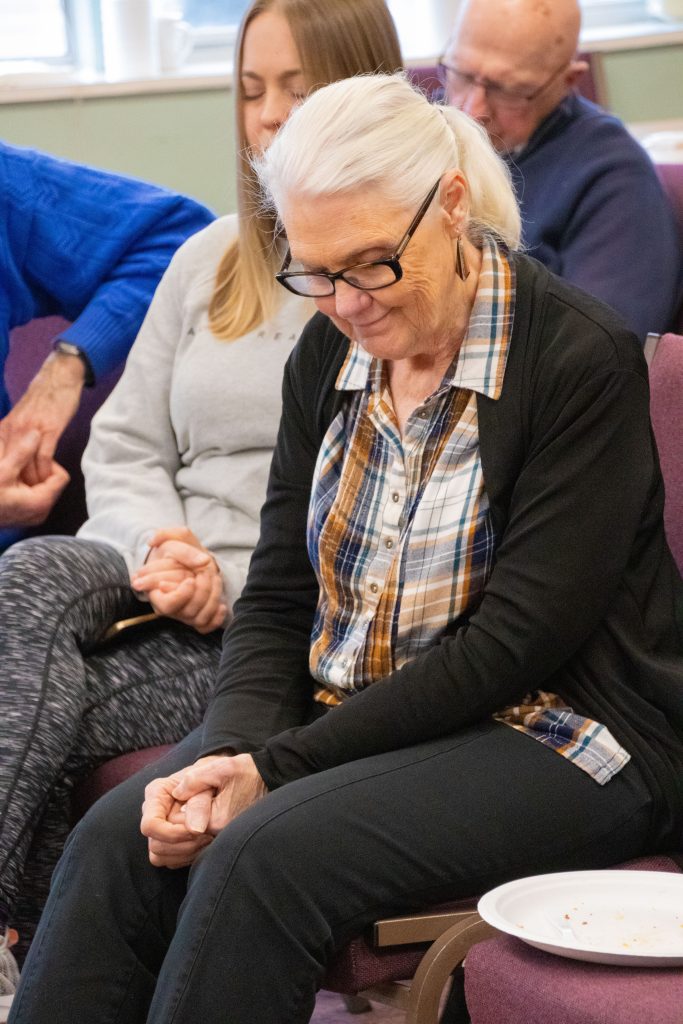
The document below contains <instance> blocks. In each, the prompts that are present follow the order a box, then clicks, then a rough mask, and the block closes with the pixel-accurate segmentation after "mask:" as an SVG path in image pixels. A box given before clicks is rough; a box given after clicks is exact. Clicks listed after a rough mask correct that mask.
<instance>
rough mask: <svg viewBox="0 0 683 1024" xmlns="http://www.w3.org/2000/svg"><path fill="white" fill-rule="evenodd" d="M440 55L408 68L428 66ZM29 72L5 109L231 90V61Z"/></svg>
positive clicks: (602, 41)
mask: <svg viewBox="0 0 683 1024" xmlns="http://www.w3.org/2000/svg"><path fill="white" fill-rule="evenodd" d="M677 45H683V22H680V21H679V22H664V21H655V20H652V21H648V22H642V23H638V24H634V25H629V26H622V27H620V28H619V29H618V30H615V29H606V28H601V29H590V30H586V31H584V32H583V33H582V36H581V47H582V48H583V49H585V50H588V51H591V52H600V53H607V52H613V51H618V50H634V49H647V48H650V47H658V46H677ZM437 56H438V54H434V55H433V56H431V57H424V58H419V59H415V60H408V62H407V63H408V64H409V65H429V64H431V63H434V62H435V61H436V59H437ZM23 67H24V68H25V70H23V69H22V70H18V68H17V66H16V65H15V66H13V67H12V68H11V70H10V69H8V68H7V66H6V68H5V70H4V71H3V65H2V63H1V62H0V104H11V103H43V102H46V101H53V100H68V99H93V98H98V97H105V96H106V97H111V96H135V95H154V94H163V93H173V92H194V91H202V90H204V91H206V90H214V89H215V90H224V89H230V88H232V65H231V63H229V62H227V61H221V62H214V63H203V62H201V61H196V62H192V63H189V64H187V65H186V66H185V67H183V68H182V69H181V70H179V71H177V72H173V73H169V74H161V75H155V76H153V77H149V78H135V79H132V78H131V79H125V80H116V81H115V80H113V79H111V78H107V77H105V76H104V75H98V74H93V73H88V72H77V71H74V70H73V69H68V68H64V69H55V68H53V67H49V66H48V65H40V64H38V63H37V62H36V63H33V62H27V63H26V64H25V65H24V66H23Z"/></svg>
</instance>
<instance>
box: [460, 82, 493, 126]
mask: <svg viewBox="0 0 683 1024" xmlns="http://www.w3.org/2000/svg"><path fill="white" fill-rule="evenodd" d="M458 106H459V107H460V109H461V110H462V111H463V112H464V113H465V114H469V116H470V117H473V118H474V120H475V121H486V120H487V119H488V118H489V117H490V114H491V109H490V107H489V98H488V96H487V93H486V89H485V88H484V86H483V85H480V84H479V83H478V82H473V83H472V85H471V86H470V88H469V89H468V90H467V92H466V93H465V95H464V96H463V97H462V98H461V100H460V102H459V104H458Z"/></svg>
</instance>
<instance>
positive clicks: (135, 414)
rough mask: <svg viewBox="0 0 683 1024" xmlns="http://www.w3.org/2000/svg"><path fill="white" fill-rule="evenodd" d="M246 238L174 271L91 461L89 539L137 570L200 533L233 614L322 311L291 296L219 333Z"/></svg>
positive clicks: (191, 246) (226, 232)
mask: <svg viewBox="0 0 683 1024" xmlns="http://www.w3.org/2000/svg"><path fill="white" fill-rule="evenodd" d="M236 232H237V217H236V216H234V215H233V216H229V217H223V218H221V219H220V220H217V221H216V222H215V223H213V224H211V225H210V226H209V227H207V228H205V229H204V230H203V231H200V232H199V233H198V234H197V235H194V236H193V237H192V238H190V239H189V240H188V241H187V242H186V243H185V244H184V245H183V246H182V247H181V248H180V249H179V250H178V252H177V253H176V255H175V256H174V258H173V260H172V262H171V264H170V266H169V268H168V270H167V271H166V273H165V275H164V277H163V279H162V281H161V283H160V284H159V287H158V289H157V292H156V295H155V296H154V299H153V301H152V304H151V306H150V308H149V312H148V314H147V316H146V318H145V321H144V323H143V325H142V327H141V329H140V333H139V335H138V337H137V340H136V342H135V344H134V345H133V348H132V350H131V353H130V355H129V357H128V362H127V363H126V368H125V370H124V372H123V375H122V377H121V380H120V381H119V383H118V385H117V386H116V388H115V389H114V391H113V392H112V394H111V395H110V397H109V398H108V399H107V401H106V402H105V403H104V405H103V406H102V408H101V409H100V410H99V412H98V413H97V415H96V416H95V418H94V420H93V425H92V432H91V436H90V441H89V442H88V446H87V448H86V450H85V454H84V456H83V472H84V474H85V482H86V491H87V501H88V513H89V516H90V518H89V519H88V520H87V522H86V523H85V524H84V525H83V526H82V527H81V529H80V530H79V532H78V536H79V537H82V538H85V539H87V540H96V541H103V542H104V543H107V544H109V545H111V546H112V547H113V548H115V549H116V550H117V551H119V552H120V553H121V554H122V555H123V557H124V558H125V560H126V563H127V565H128V568H129V569H130V570H131V571H133V570H135V569H136V568H138V567H139V566H140V565H141V564H142V563H143V562H144V560H145V558H146V556H147V553H148V542H149V540H150V538H151V536H152V535H153V534H154V533H155V531H156V530H158V529H159V528H161V527H165V526H180V525H185V526H188V527H189V528H190V529H191V530H192V531H193V532H194V533H195V534H196V535H197V537H198V538H199V540H200V541H201V543H202V544H203V545H204V546H205V547H206V548H207V549H208V550H209V551H211V553H212V554H213V555H214V556H215V557H216V559H217V561H218V563H219V565H220V568H221V571H222V574H223V583H224V592H225V598H226V600H227V603H228V605H229V607H232V604H233V602H234V601H235V599H236V598H237V597H238V596H239V594H240V591H241V589H242V586H243V584H244V581H245V579H246V573H247V568H248V565H249V559H250V557H251V552H252V550H253V548H254V546H255V544H256V541H257V539H258V531H259V511H260V507H261V504H262V502H263V499H264V497H265V492H266V482H267V476H268V469H269V466H270V459H271V454H272V450H273V447H274V445H275V438H276V435H277V429H278V424H279V421H280V412H281V405H282V402H281V383H282V373H283V368H284V364H285V361H286V359H287V357H288V356H289V353H290V351H291V349H292V347H293V345H294V342H295V341H296V340H297V338H298V336H299V334H300V332H301V330H302V328H303V325H304V324H305V322H306V320H307V319H308V317H309V315H310V313H311V306H310V304H309V303H307V302H306V301H305V300H304V299H301V298H298V297H297V296H295V295H290V294H288V293H285V292H284V291H283V297H282V304H281V305H280V307H279V309H278V312H277V314H276V315H275V317H273V319H272V320H270V321H269V322H268V323H264V324H262V325H261V326H260V327H258V328H257V329H256V330H255V331H252V332H251V333H249V334H247V335H244V337H242V338H238V339H237V340H235V341H231V342H226V341H221V340H219V339H217V338H216V337H215V336H214V335H213V334H212V333H211V330H210V328H209V323H208V305H209V301H210V298H211V294H212V292H213V287H214V281H215V277H216V271H217V269H218V265H219V263H220V260H221V258H222V256H223V253H224V252H225V250H226V248H227V246H228V245H229V244H230V242H231V241H232V240H233V238H234V237H235V234H236Z"/></svg>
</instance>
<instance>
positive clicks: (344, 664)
mask: <svg viewBox="0 0 683 1024" xmlns="http://www.w3.org/2000/svg"><path fill="white" fill-rule="evenodd" d="M348 663H349V659H348V658H342V660H341V661H340V662H339V664H340V665H341V667H342V668H346V666H347V665H348Z"/></svg>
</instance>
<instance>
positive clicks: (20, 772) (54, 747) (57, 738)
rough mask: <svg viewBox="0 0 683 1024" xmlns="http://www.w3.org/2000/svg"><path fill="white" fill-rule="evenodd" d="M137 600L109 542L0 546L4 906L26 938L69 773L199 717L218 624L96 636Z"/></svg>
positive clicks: (60, 821)
mask: <svg viewBox="0 0 683 1024" xmlns="http://www.w3.org/2000/svg"><path fill="white" fill-rule="evenodd" d="M146 611H149V605H146V604H145V605H143V604H141V603H140V602H139V601H138V600H137V599H136V597H135V595H134V593H133V591H132V590H131V588H130V586H129V582H128V571H127V568H126V564H125V562H124V560H123V558H122V557H121V556H120V555H119V554H118V552H116V551H114V550H113V549H112V548H110V547H108V546H107V545H105V544H96V543H93V542H91V541H85V540H76V539H75V538H73V537H38V538H35V539H31V540H25V541H22V542H21V543H19V544H16V545H15V546H14V547H12V548H10V549H9V550H8V551H7V552H6V553H5V554H4V555H3V556H2V557H1V558H0V623H1V625H0V630H1V633H0V913H1V914H2V915H3V916H5V917H7V918H9V921H10V923H11V924H12V925H13V926H14V927H15V928H17V929H18V930H19V933H20V939H21V945H22V947H24V948H25V947H26V946H27V944H28V942H29V941H30V939H31V937H32V935H33V932H34V931H35V927H36V924H37V921H38V917H39V916H40V912H41V910H42V907H43V904H44V902H45V899H46V897H47V891H48V886H49V882H50V876H51V874H52V870H53V868H54V866H55V864H56V862H57V859H58V857H59V855H60V853H61V850H62V846H63V844H64V840H65V839H66V836H67V833H68V831H69V825H70V819H69V802H70V794H71V790H72V789H73V786H74V784H75V783H76V782H77V781H78V780H79V779H81V778H82V777H83V776H84V775H87V774H88V773H89V772H90V771H91V770H92V769H93V768H94V767H96V766H97V765H98V764H101V763H102V762H103V761H105V760H107V759H108V758H111V757H114V756H115V755H117V754H122V753H126V752H128V751H131V750H138V749H140V748H142V747H147V746H154V745H156V744H160V743H172V742H175V741H177V740H179V739H181V738H182V737H183V736H185V735H186V733H188V732H189V731H190V730H191V729H193V728H194V727H195V726H196V725H198V724H199V722H200V721H201V718H202V714H203V711H204V707H205V705H206V703H207V700H208V695H209V692H210V689H211V686H212V684H213V680H214V678H215V674H216V670H217V667H218V661H219V658H220V633H218V632H216V633H213V634H210V635H209V636H200V634H199V633H197V632H195V630H193V629H190V628H188V627H186V626H182V625H181V624H180V623H177V622H173V621H171V620H164V619H162V620H159V621H158V622H154V623H152V624H151V625H148V626H145V627H141V628H139V629H135V628H134V629H131V630H130V631H129V632H128V633H124V634H123V635H122V636H121V638H120V639H118V640H114V641H110V642H107V643H102V642H101V637H102V635H103V634H104V632H105V631H106V629H107V628H108V627H109V626H110V625H111V623H113V622H116V621H117V620H119V619H124V618H128V617H131V616H134V615H139V614H141V613H143V612H146Z"/></svg>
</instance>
